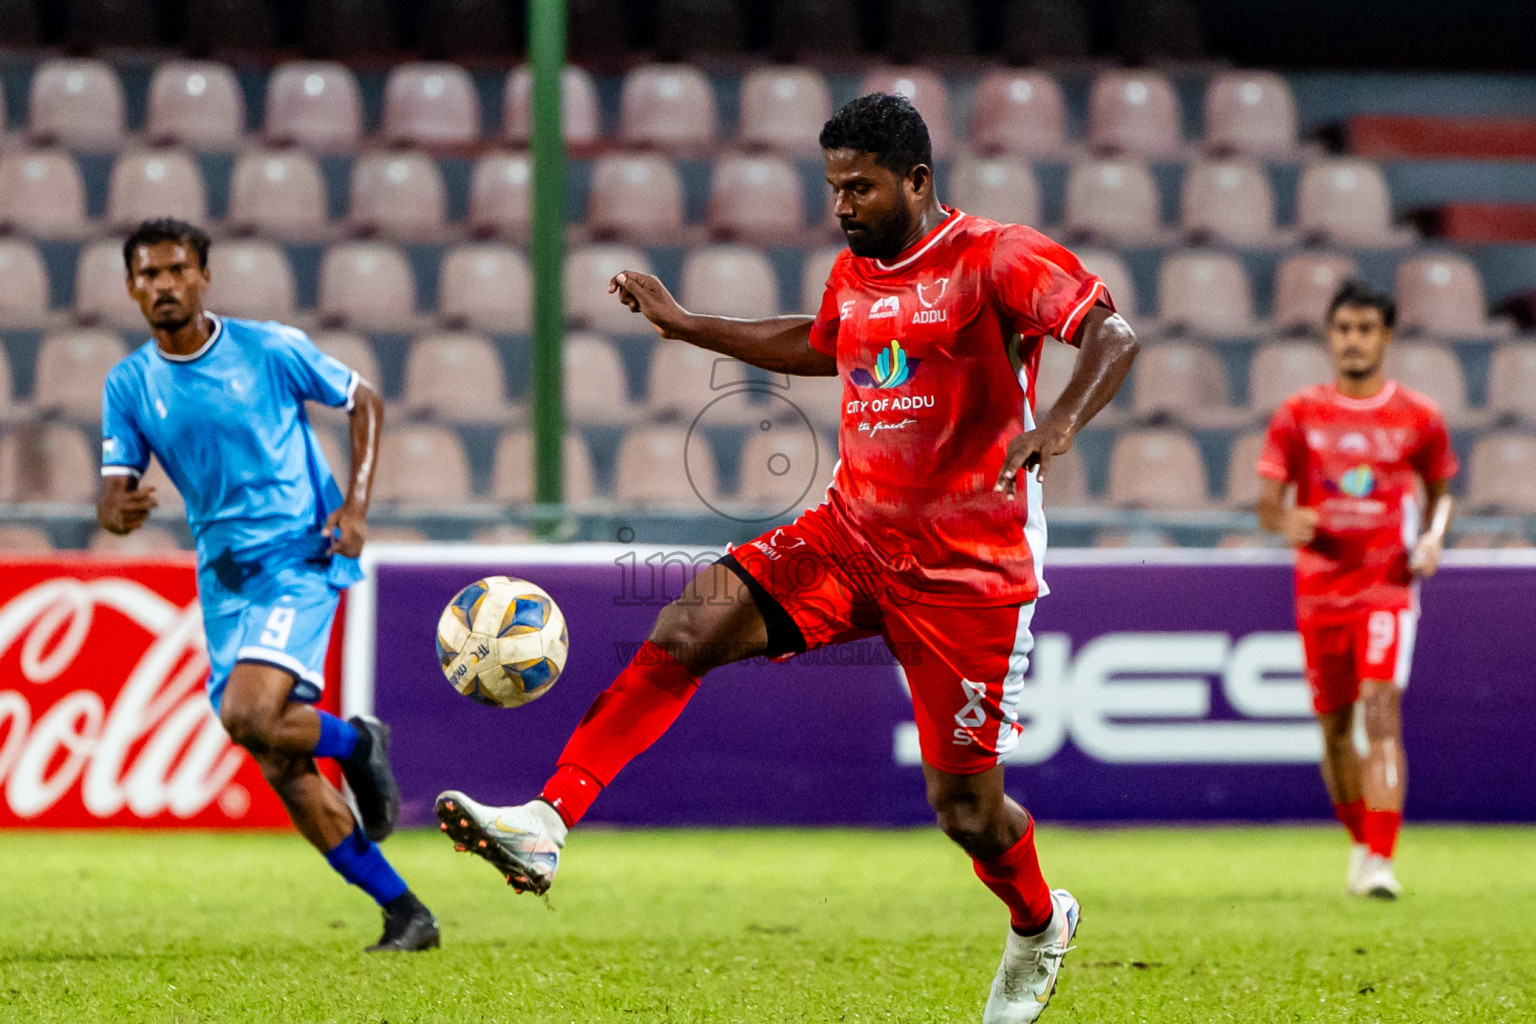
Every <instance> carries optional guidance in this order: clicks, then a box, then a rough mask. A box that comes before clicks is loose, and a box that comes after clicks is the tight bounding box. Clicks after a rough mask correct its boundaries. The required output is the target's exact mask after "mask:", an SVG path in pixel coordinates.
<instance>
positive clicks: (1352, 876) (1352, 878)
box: [1344, 843, 1371, 893]
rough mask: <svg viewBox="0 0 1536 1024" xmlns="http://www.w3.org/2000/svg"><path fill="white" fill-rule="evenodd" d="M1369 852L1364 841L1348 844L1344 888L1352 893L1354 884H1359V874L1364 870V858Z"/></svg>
mask: <svg viewBox="0 0 1536 1024" xmlns="http://www.w3.org/2000/svg"><path fill="white" fill-rule="evenodd" d="M1370 854H1371V848H1370V847H1369V846H1366V845H1365V844H1364V843H1350V844H1349V867H1348V868H1347V869H1346V870H1345V874H1344V890H1345V891H1346V892H1350V893H1353V892H1354V891H1355V886H1356V885H1357V884H1359V879H1360V874H1361V872H1362V871H1364V870H1365V859H1366V858H1367V857H1369V856H1370Z"/></svg>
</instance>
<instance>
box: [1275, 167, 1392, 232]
mask: <svg viewBox="0 0 1536 1024" xmlns="http://www.w3.org/2000/svg"><path fill="white" fill-rule="evenodd" d="M1296 220H1297V230H1298V231H1299V233H1300V234H1301V236H1302V239H1303V240H1304V241H1308V242H1319V241H1321V242H1327V243H1332V244H1336V245H1354V246H1376V247H1381V246H1393V245H1402V244H1405V243H1407V242H1408V241H1410V240H1411V237H1412V235H1411V232H1401V231H1396V230H1394V229H1393V227H1392V197H1391V195H1390V194H1388V192H1387V180H1386V178H1384V177H1383V176H1382V173H1381V169H1380V168H1379V167H1377V166H1376V165H1375V164H1373V163H1370V162H1368V161H1365V160H1353V159H1348V158H1343V157H1340V158H1330V159H1326V160H1318V161H1316V162H1315V163H1312V164H1310V165H1308V166H1307V167H1306V169H1305V170H1303V171H1302V173H1301V182H1300V184H1299V185H1298V187H1297V196H1296Z"/></svg>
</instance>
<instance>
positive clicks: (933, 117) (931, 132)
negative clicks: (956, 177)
mask: <svg viewBox="0 0 1536 1024" xmlns="http://www.w3.org/2000/svg"><path fill="white" fill-rule="evenodd" d="M871 92H883V93H890V94H892V95H896V96H905V97H906V98H907V99H909V100H911V101H912V106H914V107H916V108H917V112H918V113H919V114H922V115H923V122H924V123H925V124H927V125H928V138H929V141H931V142H932V144H933V155H934V158H935V159H937V160H943V159H945V158H946V157H948V156H949V154H950V151H951V150H952V149H953V148H954V129H953V125H954V121H953V120H951V119H950V116H949V93H948V91H947V90H946V89H945V87H944V79H942V78H940V77H939V75H938V74H937V73H936V72H934V71H930V70H929V69H927V68H920V67H899V68H885V69H883V70H878V71H871V72H870V73H869V74H867V75H865V76H864V80H863V81H862V82H860V83H859V95H861V96H862V95H864V94H866V93H871Z"/></svg>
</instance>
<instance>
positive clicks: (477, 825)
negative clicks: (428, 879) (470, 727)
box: [437, 789, 566, 896]
mask: <svg viewBox="0 0 1536 1024" xmlns="http://www.w3.org/2000/svg"><path fill="white" fill-rule="evenodd" d="M437 820H438V821H440V822H442V826H441V827H442V830H443V831H444V832H446V833H448V835H449V837H450V838H452V839H453V844H454V847H455V848H456V849H458V850H460V851H461V852H465V853H473V854H474V855H475V856H477V857H481V858H483V859H484V860H486V861H489V862H490V863H491V865H492V866H493V867H495V868H496V870H497V871H499V872H501V875H502V877H503V878H505V879H506V880H507V884H508V885H510V886H511V887H512V888H514V889H516V890H517V891H518V892H531V893H533V894H534V895H535V896H542V895H543V894H544V893H546V892H548V891H549V887H550V886H551V885H552V884H554V881H555V870H556V869H557V868H558V867H559V866H560V848H561V847H562V846H564V845H565V833H566V829H565V822H563V821H561V820H560V817H559V814H558V813H557V812H556V811H555V809H554V808H553V807H551V806H549V804H546V803H544V802H543V801H542V800H533V801H530V802H529V803H526V804H522V805H519V806H517V807H486V806H485V805H484V804H480V803H476V802H475V801H474V800H471V799H470V798H469V797H467V796H465V795H464V794H463V793H460V792H458V791H456V790H451V789H450V790H449V791H448V792H446V793H443V794H441V795H439V796H438V798H437Z"/></svg>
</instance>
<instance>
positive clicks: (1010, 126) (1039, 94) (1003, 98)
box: [971, 69, 1067, 156]
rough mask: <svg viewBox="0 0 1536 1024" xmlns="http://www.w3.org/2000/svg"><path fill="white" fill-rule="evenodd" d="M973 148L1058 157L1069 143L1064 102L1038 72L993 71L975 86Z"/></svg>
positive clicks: (1058, 89)
mask: <svg viewBox="0 0 1536 1024" xmlns="http://www.w3.org/2000/svg"><path fill="white" fill-rule="evenodd" d="M975 102H976V106H975V108H974V110H973V112H972V114H971V148H972V149H974V150H976V151H977V152H979V153H1016V154H1019V155H1021V156H1055V155H1058V154H1060V153H1062V152H1063V151H1064V150H1065V149H1066V147H1067V112H1066V101H1065V100H1064V99H1063V98H1062V95H1061V86H1059V85H1057V84H1056V79H1054V78H1052V77H1051V76H1050V75H1048V74H1045V73H1044V72H1040V71H1023V70H1014V69H1009V70H1007V71H993V72H991V73H989V74H988V75H986V77H984V78H983V79H982V80H981V82H980V84H978V85H977V86H976V101H975Z"/></svg>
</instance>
